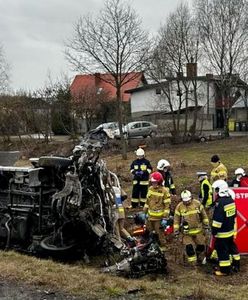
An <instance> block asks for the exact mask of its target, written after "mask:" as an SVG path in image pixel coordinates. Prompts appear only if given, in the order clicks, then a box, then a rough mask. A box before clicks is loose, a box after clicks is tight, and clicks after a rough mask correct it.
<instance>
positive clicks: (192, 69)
mask: <svg viewBox="0 0 248 300" xmlns="http://www.w3.org/2000/svg"><path fill="white" fill-rule="evenodd" d="M186 72H187V77H190V78H192V77H196V76H197V63H193V62H190V63H187V65H186Z"/></svg>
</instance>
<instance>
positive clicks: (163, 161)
mask: <svg viewBox="0 0 248 300" xmlns="http://www.w3.org/2000/svg"><path fill="white" fill-rule="evenodd" d="M169 166H170V163H169V162H168V160H166V159H160V161H159V162H158V164H157V169H158V170H160V171H163V169H164V168H166V167H169Z"/></svg>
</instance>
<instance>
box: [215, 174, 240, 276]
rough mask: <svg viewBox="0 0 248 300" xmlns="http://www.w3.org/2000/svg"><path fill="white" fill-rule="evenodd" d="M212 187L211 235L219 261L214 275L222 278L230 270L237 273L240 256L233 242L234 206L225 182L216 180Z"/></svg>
mask: <svg viewBox="0 0 248 300" xmlns="http://www.w3.org/2000/svg"><path fill="white" fill-rule="evenodd" d="M212 187H213V189H214V191H215V193H216V204H215V208H214V214H213V222H212V235H213V236H214V237H215V238H216V240H215V249H216V251H217V255H218V260H219V270H216V271H215V272H214V274H215V275H217V276H223V275H229V274H230V273H231V271H232V270H233V271H234V272H238V271H239V268H240V255H239V251H238V248H237V246H236V244H235V242H234V235H235V218H236V205H235V202H234V200H233V198H232V196H231V193H230V189H229V188H228V184H227V183H226V181H224V180H221V179H220V180H216V181H215V182H214V183H213V185H212ZM230 258H232V259H230Z"/></svg>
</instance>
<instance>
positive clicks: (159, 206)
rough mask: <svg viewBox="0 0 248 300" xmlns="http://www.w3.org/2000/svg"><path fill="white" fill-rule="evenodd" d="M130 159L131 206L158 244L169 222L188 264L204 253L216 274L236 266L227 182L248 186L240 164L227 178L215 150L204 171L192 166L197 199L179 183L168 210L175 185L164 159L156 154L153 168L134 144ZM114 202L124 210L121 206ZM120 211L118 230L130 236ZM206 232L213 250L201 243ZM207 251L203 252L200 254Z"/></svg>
mask: <svg viewBox="0 0 248 300" xmlns="http://www.w3.org/2000/svg"><path fill="white" fill-rule="evenodd" d="M135 154H136V156H137V157H136V159H135V160H134V161H133V162H132V164H131V166H130V172H131V174H132V177H133V188H132V197H131V207H132V208H135V209H137V208H141V209H142V210H143V215H144V216H145V219H146V227H147V229H148V231H154V232H156V233H157V235H158V238H159V242H160V246H161V248H163V247H166V240H165V236H164V233H163V230H162V228H163V224H170V223H173V225H172V226H173V234H174V237H175V239H178V237H179V236H180V237H182V244H183V247H184V251H185V254H186V257H187V261H188V263H189V264H190V265H197V264H199V263H204V262H206V258H209V259H215V260H216V261H218V268H215V269H214V274H215V275H217V276H224V275H229V274H230V273H232V272H238V271H239V269H240V255H239V252H238V248H237V246H236V244H235V236H236V206H235V202H234V198H235V194H234V192H233V191H232V190H231V189H230V188H229V187H248V176H247V175H246V174H245V171H244V170H243V169H242V168H238V169H237V170H236V171H235V179H234V180H233V181H232V182H230V183H229V184H228V183H227V176H228V174H227V168H226V167H225V166H224V164H223V163H222V162H221V161H220V158H219V156H218V155H213V156H212V157H211V164H212V166H213V168H212V171H211V174H210V177H208V175H207V173H206V172H197V178H198V180H199V200H197V199H194V198H193V196H192V193H191V192H190V191H189V190H187V189H185V190H183V191H182V192H181V194H180V200H181V201H180V202H179V203H178V204H177V206H176V208H175V210H174V211H172V210H171V199H174V198H175V195H176V189H175V185H174V182H173V178H172V175H171V171H170V163H169V162H168V161H167V160H165V159H161V160H159V161H158V163H157V168H156V169H157V170H156V171H155V172H152V166H151V163H150V161H149V160H148V159H146V158H145V151H144V150H143V149H142V148H138V149H137V150H136V151H135ZM119 208H120V209H121V210H122V213H123V212H124V209H123V207H122V206H121V205H120V206H119ZM124 217H125V216H124V214H122V216H121V218H120V222H122V223H121V224H120V225H121V226H120V230H121V235H122V236H124V237H125V238H127V239H132V236H131V235H130V234H129V233H128V231H127V230H125V228H124ZM210 236H211V240H212V242H213V241H214V247H213V251H212V252H211V253H208V254H207V251H206V249H207V246H208V245H207V243H208V242H209V240H210V239H209V237H210ZM206 255H207V256H206Z"/></svg>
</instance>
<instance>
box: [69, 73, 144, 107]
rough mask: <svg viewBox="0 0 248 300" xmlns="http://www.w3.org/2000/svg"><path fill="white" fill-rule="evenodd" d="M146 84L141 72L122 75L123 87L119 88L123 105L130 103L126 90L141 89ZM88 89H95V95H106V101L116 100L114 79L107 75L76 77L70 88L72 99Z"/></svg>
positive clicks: (129, 96) (97, 74)
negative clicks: (103, 93) (102, 93)
mask: <svg viewBox="0 0 248 300" xmlns="http://www.w3.org/2000/svg"><path fill="white" fill-rule="evenodd" d="M146 83H147V81H146V79H145V76H144V73H143V72H130V73H127V74H123V85H122V88H121V98H122V101H123V102H125V103H129V102H130V99H131V94H128V93H125V91H126V90H131V89H135V88H138V87H141V86H143V85H144V84H146ZM89 88H92V89H95V91H96V93H97V94H100V93H101V92H105V93H106V94H108V101H113V100H115V99H116V88H115V81H114V77H113V76H112V75H111V74H109V73H105V74H100V73H95V74H84V75H76V77H75V78H74V80H73V81H72V84H71V87H70V90H71V95H72V97H73V98H77V96H78V95H79V94H80V93H81V91H82V90H84V89H89Z"/></svg>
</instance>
